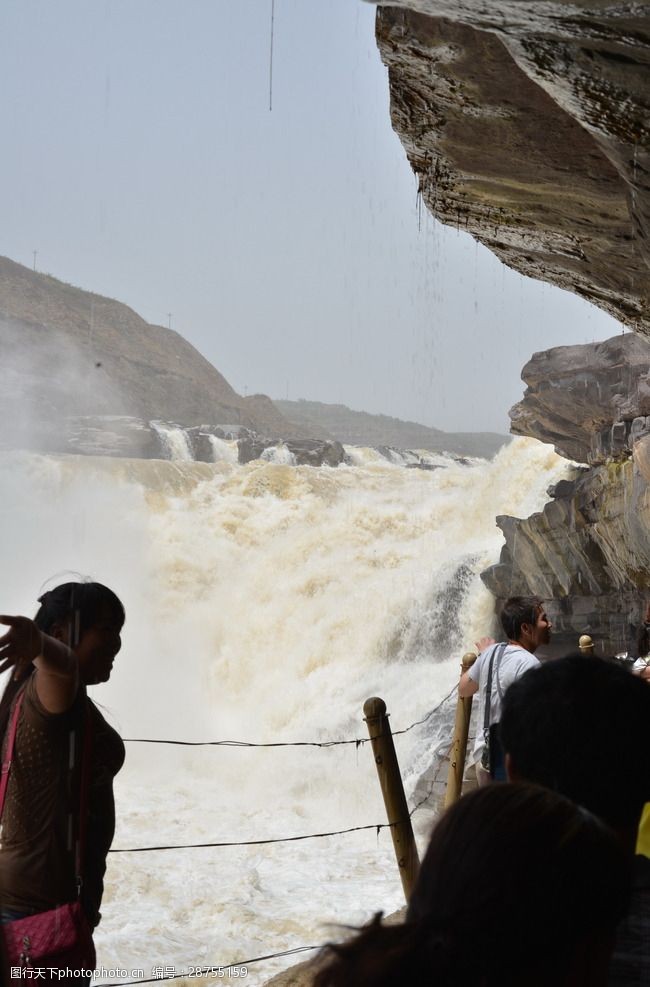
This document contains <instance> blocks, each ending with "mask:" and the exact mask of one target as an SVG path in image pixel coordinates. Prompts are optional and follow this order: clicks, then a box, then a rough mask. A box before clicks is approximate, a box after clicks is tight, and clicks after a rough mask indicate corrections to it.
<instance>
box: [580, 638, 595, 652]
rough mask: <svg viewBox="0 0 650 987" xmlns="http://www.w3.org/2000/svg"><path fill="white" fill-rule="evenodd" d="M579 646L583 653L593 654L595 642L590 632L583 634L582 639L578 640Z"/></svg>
mask: <svg viewBox="0 0 650 987" xmlns="http://www.w3.org/2000/svg"><path fill="white" fill-rule="evenodd" d="M578 647H579V648H580V652H581V654H583V655H593V653H594V642H593V641H592V640H591V638H590V637H589V635H588V634H581V635H580V640H579V641H578Z"/></svg>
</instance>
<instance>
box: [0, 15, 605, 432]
mask: <svg viewBox="0 0 650 987" xmlns="http://www.w3.org/2000/svg"><path fill="white" fill-rule="evenodd" d="M374 13H375V10H374V7H372V6H370V5H367V4H365V3H363V2H361V0H327V2H323V0H275V25H274V46H273V47H274V51H273V109H272V111H271V112H270V111H269V51H270V35H271V0H236V2H235V3H226V2H224V0H222V2H218V0H57V2H56V3H51V2H49V0H3V3H2V5H1V6H0V86H1V91H2V95H3V98H2V105H1V107H0V127H1V131H2V134H3V142H2V143H3V149H2V155H0V176H1V185H0V187H1V189H2V211H1V216H2V222H1V223H0V253H2V254H6V255H7V256H9V257H11V258H13V259H14V260H17V261H20V262H22V263H25V264H29V265H31V264H32V262H33V255H32V251H33V250H37V251H38V254H37V257H36V265H37V268H38V269H39V270H43V271H47V272H49V273H51V274H54V275H55V276H56V277H59V278H62V279H63V280H65V281H70V282H72V283H73V284H76V285H79V286H80V287H83V288H87V289H90V290H94V291H97V292H99V293H102V294H106V295H110V296H112V297H115V298H118V299H120V300H121V301H124V302H126V303H127V304H129V305H131V306H132V307H133V308H134V309H136V311H138V312H139V313H140V314H141V315H142V316H144V318H146V319H147V320H149V321H151V322H156V323H160V324H163V325H167V321H168V313H170V312H171V313H172V316H171V323H172V328H174V329H176V330H178V331H179V332H180V333H181V334H182V335H184V336H185V337H186V338H187V339H189V340H190V341H191V342H192V343H193V344H194V345H195V346H197V347H198V349H199V350H200V351H201V352H202V353H203V354H204V355H205V356H206V357H207V358H208V359H209V360H211V361H212V363H214V365H215V366H216V367H218V369H219V370H220V371H221V372H222V373H223V374H225V376H226V377H227V378H228V380H229V381H230V383H231V384H232V385H233V386H234V387H235V388H236V389H237V390H238V391H240V392H241V393H246V392H247V393H252V392H254V391H262V392H265V393H267V394H270V395H271V396H272V397H286V396H287V395H288V396H289V397H290V398H299V397H304V398H309V399H314V400H320V401H328V402H343V403H345V404H348V405H350V406H351V407H353V408H357V409H360V410H365V411H372V412H383V413H385V414H390V415H395V416H398V417H401V418H411V419H415V420H418V421H422V422H424V423H425V424H429V425H435V426H438V427H441V428H447V429H461V428H462V429H495V430H499V431H505V430H507V416H506V411H507V409H508V407H509V406H510V405H511V404H513V403H514V402H515V401H516V400H518V399H519V398H520V396H521V394H522V391H523V385H522V383H521V381H520V370H521V366H522V365H523V363H524V362H525V361H526V360H527V359H528V358H529V357H530V355H531V354H532V353H533V352H534V351H536V350H539V349H544V348H547V347H549V346H555V345H560V344H563V343H575V342H584V341H591V340H592V339H604V338H607V337H608V336H611V335H614V334H615V333H617V332H620V331H621V329H620V326H619V325H618V324H617V323H616V322H614V321H613V320H612V319H610V318H608V317H607V316H605V315H604V314H603V313H601V312H600V311H598V310H597V309H594V308H591V307H590V306H588V305H587V304H586V303H585V302H582V301H580V300H579V299H577V298H575V297H573V296H571V295H568V294H566V293H564V292H561V291H559V290H557V289H553V288H551V287H549V286H543V285H540V284H537V283H535V282H532V281H528V280H527V279H524V278H522V277H521V276H520V275H518V274H514V273H513V272H511V271H508V270H506V269H505V268H504V267H503V266H502V265H501V264H500V263H499V262H498V261H497V260H496V259H494V258H493V257H492V255H491V254H490V253H489V252H488V251H487V250H485V249H484V248H483V247H479V246H477V245H476V244H475V242H474V241H473V240H472V239H471V238H470V237H468V236H467V235H466V234H462V233H458V232H457V231H456V230H450V229H447V228H445V227H442V226H440V225H439V224H437V223H434V221H433V220H431V218H430V217H428V216H426V214H424V213H423V221H422V224H421V229H418V217H417V210H416V184H415V179H414V177H413V174H412V172H411V170H410V168H409V165H408V163H407V161H406V156H405V154H404V151H403V149H402V146H401V144H400V142H399V140H398V138H397V137H396V135H395V134H394V133H393V131H392V129H391V126H390V117H389V104H388V84H387V73H386V70H385V69H384V67H383V66H382V64H381V61H380V59H379V55H378V52H377V48H376V45H375V41H374V33H373V28H374Z"/></svg>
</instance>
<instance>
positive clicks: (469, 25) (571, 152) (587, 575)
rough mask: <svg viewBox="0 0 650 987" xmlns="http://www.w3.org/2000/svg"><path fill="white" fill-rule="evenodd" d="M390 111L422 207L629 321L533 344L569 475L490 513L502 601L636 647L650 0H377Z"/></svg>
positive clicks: (645, 397)
mask: <svg viewBox="0 0 650 987" xmlns="http://www.w3.org/2000/svg"><path fill="white" fill-rule="evenodd" d="M376 34H377V43H378V46H379V50H380V53H381V56H382V59H383V61H384V63H385V64H386V66H387V67H388V75H389V85H390V99H391V118H392V123H393V127H394V129H395V131H396V132H397V134H398V135H399V137H400V139H401V141H402V144H403V145H404V148H405V150H406V153H407V155H408V158H409V161H410V163H411V166H412V168H413V170H414V172H415V174H416V176H417V178H418V182H419V191H420V195H421V197H422V201H423V203H424V205H425V206H426V207H427V208H428V209H429V211H430V212H431V213H432V214H433V215H434V216H436V217H437V218H438V219H440V220H441V221H442V222H444V223H447V224H450V225H455V226H458V227H459V228H461V229H463V230H467V231H468V232H469V233H471V234H472V236H474V237H475V238H476V239H477V240H479V241H480V242H481V243H483V244H485V246H487V247H488V248H489V249H490V250H492V251H493V252H494V253H495V254H496V255H497V256H498V257H499V258H500V259H501V260H502V261H503V262H504V263H505V264H507V265H508V266H509V267H512V268H514V269H515V270H517V271H520V272H521V273H522V274H525V275H528V276H530V277H534V278H538V279H540V280H544V281H548V282H550V283H551V284H555V285H558V286H559V287H561V288H565V289H568V290H570V291H573V292H575V293H577V294H579V295H581V296H582V297H584V298H586V299H588V300H589V301H590V302H593V303H594V304H596V305H598V306H600V307H601V308H603V309H605V310H606V311H607V312H609V313H610V314H612V315H613V316H615V317H616V318H617V319H619V320H620V321H621V322H622V323H623V324H624V325H625V326H627V327H629V328H631V329H632V330H634V333H633V334H629V333H628V334H625V335H621V336H618V337H615V338H614V339H611V340H608V341H607V342H606V343H603V344H598V345H592V346H567V347H559V348H557V349H555V350H550V351H548V350H547V351H545V352H540V353H537V354H535V355H534V357H533V358H532V359H531V361H530V362H529V363H528V364H527V366H526V367H525V368H524V371H523V377H524V380H525V382H526V384H527V390H526V394H525V396H524V399H523V400H522V401H521V402H520V403H519V404H518V405H516V406H515V408H513V409H512V411H511V419H512V428H511V430H512V431H513V432H515V433H516V434H520V435H530V436H533V437H535V438H538V439H540V440H541V441H542V442H550V443H552V444H553V445H554V446H555V448H556V450H557V451H558V452H559V453H560V454H561V455H563V456H566V457H567V458H568V459H570V460H572V461H574V462H575V463H577V464H580V465H579V466H576V468H575V469H574V473H573V478H572V479H571V480H567V481H565V482H562V483H560V484H558V485H557V486H556V488H555V489H554V490H552V491H551V494H552V499H551V501H550V503H548V504H547V505H546V507H545V508H544V510H543V511H542V512H541V513H539V514H536V515H533V516H532V517H531V518H527V519H517V518H509V517H503V518H498V519H497V521H498V524H499V526H500V527H501V528H502V530H503V532H504V535H505V540H506V544H505V547H504V549H503V552H502V555H501V559H500V561H499V563H498V564H497V565H495V566H493V567H492V568H491V569H490V570H488V572H487V573H485V575H484V579H485V582H486V583H487V585H488V587H489V588H490V589H491V590H492V592H493V593H494V594H495V596H496V597H497V602H499V601H500V600H502V599H503V598H504V597H506V596H508V595H511V594H513V593H535V594H537V595H540V596H542V597H543V598H544V599H545V601H546V606H547V609H548V611H549V613H550V614H551V617H552V618H553V620H554V623H555V625H556V631H557V634H556V638H555V640H556V643H557V646H558V649H559V650H567V649H569V648H571V647H573V648H574V647H575V644H576V639H577V636H578V635H579V634H582V633H590V634H591V635H592V636H593V637H594V640H595V641H596V645H597V648H598V649H599V650H600V651H601V652H612V651H620V650H627V649H629V650H631V651H633V650H634V637H635V629H636V626H637V625H638V622H639V620H640V617H641V613H642V611H643V610H644V609H645V603H646V599H647V597H649V596H650V578H649V576H648V573H649V572H650V514H649V508H648V483H649V482H650V434H649V433H650V380H649V367H650V346H649V344H648V342H647V337H648V336H650V268H649V264H650V246H649V245H650V236H649V234H650V8H649V7H648V6H647V5H643V4H631V3H617V2H607V3H606V2H602V0H595V2H582V0H577V2H574V3H563V2H557V0H552V2H532V0H529V2H526V0H495V2H490V3H487V2H485V0H453V2H452V0H391V3H390V4H381V5H380V6H379V8H378V11H377V25H376Z"/></svg>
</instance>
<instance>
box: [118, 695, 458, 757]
mask: <svg viewBox="0 0 650 987" xmlns="http://www.w3.org/2000/svg"><path fill="white" fill-rule="evenodd" d="M457 689H458V684H456V685H454V687H453V688H452V689H451V690H450V691H449V692H448V693H447V695H446V696H444V697H443V698H442V699H441V700H440V702H439V703H438V704H437V706H434V707H433V709H430V710H429V712H428V713H427V714H426V715H425V716H423V717H422V719H421V720H416V721H415V722H414V723H411V724H410V726H408V727H404V729H402V730H393V731H391V732H392V736H393V737H399V736H402V735H403V734H405V733H409V731H410V730H413V729H414V728H415V727H419V726H421V725H422V724H423V723H426V722H427V720H429V719H430V718H431V717H432V716H433V715H434V713H437V712H438V710H440V709H441V708H442V707H443V706H444V705H445V703H446V702H447V701H448V700H449V699H451V697H452V696H453V695H454V693H455V692H456V690H457ZM124 743H125V744H167V745H170V746H177V747H247V748H248V747H259V748H270V747H325V748H327V747H343V746H348V745H352V744H354V746H355V747H357V748H358V747H361V746H362V745H363V744H369V743H370V738H369V737H353V738H352V739H350V740H276V741H270V742H269V743H255V742H254V741H248V740H161V739H157V738H148V737H125V738H124Z"/></svg>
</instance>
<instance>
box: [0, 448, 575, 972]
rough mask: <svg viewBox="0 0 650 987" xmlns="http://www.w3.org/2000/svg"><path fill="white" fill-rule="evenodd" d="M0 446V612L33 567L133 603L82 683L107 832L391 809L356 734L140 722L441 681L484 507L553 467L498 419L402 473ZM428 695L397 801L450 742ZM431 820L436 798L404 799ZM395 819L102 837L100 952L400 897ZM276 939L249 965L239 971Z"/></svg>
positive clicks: (478, 560)
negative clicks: (108, 740)
mask: <svg viewBox="0 0 650 987" xmlns="http://www.w3.org/2000/svg"><path fill="white" fill-rule="evenodd" d="M217 452H219V455H220V461H219V462H217V463H215V464H204V463H192V462H186V461H182V460H178V461H174V462H163V461H157V460H155V461H152V460H150V461H147V460H137V461H136V460H119V459H91V458H82V457H58V458H54V457H48V456H40V455H33V454H26V453H13V454H3V455H2V457H1V459H0V484H1V489H2V498H3V505H4V509H3V512H2V520H1V524H2V541H3V546H4V553H5V566H4V567H3V572H2V576H1V577H0V578H1V580H2V586H1V589H2V592H1V594H0V599H1V600H2V608H3V610H4V612H18V613H21V612H23V613H32V612H33V611H34V604H35V599H36V596H37V595H38V593H39V592H42V590H43V588H46V586H47V582H46V581H48V580H49V583H50V584H51V583H52V582H56V581H62V580H63V579H65V578H70V573H81V574H83V575H88V576H93V577H94V578H96V579H99V580H101V581H102V582H105V583H107V584H108V585H110V586H111V587H113V588H114V589H115V590H116V591H117V592H118V594H119V595H120V596H121V598H122V599H123V601H124V603H125V606H126V612H127V622H126V626H125V630H124V634H123V641H124V643H123V649H122V652H121V654H120V655H119V656H118V659H117V662H116V665H115V669H114V672H113V678H112V680H111V682H110V683H109V684H108V685H106V686H103V687H100V688H99V689H93V690H91V692H92V694H93V698H94V699H95V701H96V702H98V703H100V704H101V706H102V709H103V711H104V713H105V715H107V717H109V718H110V720H111V721H112V722H113V723H114V724H115V726H116V727H117V729H118V730H119V731H120V732H121V734H122V736H123V737H125V738H126V739H127V740H128V741H129V742H128V743H127V764H126V767H125V769H124V770H123V772H122V773H121V774H120V775H119V776H118V779H117V786H116V799H117V822H118V825H117V833H116V837H115V841H114V844H113V848H114V850H133V849H137V848H138V847H150V846H168V845H178V844H190V843H219V842H245V841H253V840H266V839H276V838H279V837H289V836H299V835H303V834H312V833H322V832H331V831H334V830H341V829H348V828H351V827H355V826H365V825H372V824H377V823H383V822H385V816H384V810H383V805H382V803H381V797H380V794H379V789H378V785H377V781H376V777H375V768H374V764H373V760H372V757H371V753H370V749H369V747H368V746H367V745H364V746H361V747H359V748H357V747H356V746H355V745H354V744H351V745H346V746H337V747H322V748H321V747H290V746H289V747H280V748H254V747H253V748H247V747H195V748H192V747H187V748H183V747H173V746H162V745H149V744H138V743H134V742H132V741H133V740H134V739H138V738H140V739H142V738H148V739H167V740H187V741H212V740H238V741H249V742H256V743H265V742H272V741H326V740H330V739H351V738H356V737H361V738H362V737H364V736H365V735H366V732H365V726H364V724H363V720H362V712H361V710H362V706H363V703H364V701H365V699H367V698H368V697H369V696H372V695H379V696H382V697H383V698H384V699H385V700H386V703H387V706H388V710H389V712H390V714H391V723H392V727H393V729H394V730H396V729H400V728H401V727H406V726H408V725H409V724H411V723H413V722H414V721H416V720H419V719H421V718H422V717H423V716H425V714H426V713H427V712H428V711H429V710H430V709H432V707H433V706H435V704H436V703H437V702H438V701H439V700H440V699H441V698H442V697H443V696H444V695H445V694H446V693H447V692H449V690H450V689H451V688H452V687H453V685H454V683H455V681H456V680H457V676H458V659H459V656H460V655H461V654H462V653H463V651H465V650H467V648H468V646H471V645H472V644H473V642H474V640H475V639H476V637H477V636H478V635H479V634H482V633H485V632H487V631H489V630H490V629H491V627H492V616H491V615H492V609H493V607H492V601H491V598H490V597H489V595H488V593H487V592H486V590H485V589H484V588H483V587H482V584H481V582H480V579H479V573H480V571H481V570H482V569H483V568H485V567H486V566H487V565H489V564H490V563H492V562H494V561H496V560H497V558H498V554H499V550H500V546H501V544H502V536H501V533H500V532H499V531H498V529H497V528H496V526H495V520H494V519H495V516H496V515H497V514H513V515H516V516H518V517H525V516H528V515H529V514H531V513H532V512H533V511H535V510H539V509H540V508H541V507H542V505H543V503H544V502H545V499H546V497H545V491H546V488H547V487H548V486H549V484H550V483H553V482H555V481H556V480H557V479H559V478H560V477H561V476H562V475H563V474H564V472H565V471H566V469H567V463H566V462H565V461H563V460H560V459H559V458H558V457H557V456H555V454H554V453H553V452H552V451H551V450H550V449H549V448H548V447H546V446H542V445H541V444H539V443H536V442H535V441H533V440H523V439H520V440H515V441H514V442H512V443H511V444H510V445H509V446H507V447H506V448H504V449H503V450H502V451H501V452H500V453H499V454H498V455H497V456H496V458H495V459H494V460H493V461H492V462H489V463H488V462H485V461H482V460H474V461H471V462H470V463H469V464H468V465H466V464H463V463H461V462H458V461H456V460H455V459H453V458H451V457H447V456H432V455H431V454H428V455H429V460H430V464H431V465H432V466H436V467H438V468H436V469H429V470H420V469H407V468H406V467H405V466H404V465H397V464H391V463H389V462H387V461H386V460H385V459H383V458H382V457H380V456H379V455H378V454H376V453H374V452H373V451H371V450H360V449H355V450H348V452H349V453H350V454H351V460H352V461H353V462H354V463H355V464H356V465H354V466H341V467H339V468H337V469H330V468H327V467H322V468H319V469H316V468H312V467H308V466H304V467H295V466H293V465H291V464H290V463H289V462H285V463H283V462H278V461H277V459H276V461H275V462H268V461H257V462H254V463H250V464H248V465H247V466H238V465H237V464H236V463H234V462H232V459H233V458H234V456H233V454H232V450H231V449H230V448H229V447H228V446H227V444H226V443H222V444H221V445H220V446H219V449H218V450H217V449H215V453H217ZM448 725H449V716H448V715H447V717H446V718H445V717H443V716H434V717H432V718H430V720H428V721H427V722H426V723H425V724H423V725H422V726H420V727H417V728H415V729H413V730H411V731H410V732H409V733H407V734H405V735H403V736H402V737H398V738H396V745H397V752H398V757H399V759H400V764H401V768H402V773H403V775H404V778H405V784H406V787H407V795H408V796H409V797H411V798H412V795H413V791H414V788H415V785H416V783H417V781H418V779H419V778H420V777H421V776H422V775H423V773H425V772H426V771H427V770H428V769H430V768H431V765H432V763H433V762H434V760H435V749H436V747H437V746H438V745H439V744H440V743H441V742H444V740H445V738H446V731H447V730H448ZM414 822H415V824H416V829H417V830H418V837H419V840H420V842H421V843H422V842H423V841H424V840H425V839H426V828H427V826H428V825H429V823H430V816H429V815H427V814H426V812H425V811H423V812H422V813H416V815H415V816H414ZM400 898H401V886H400V882H399V878H398V875H397V870H396V866H395V863H394V860H393V855H392V846H391V840H390V835H389V833H388V831H387V830H385V829H384V830H382V831H381V832H380V833H379V835H377V834H376V832H375V831H374V830H362V831H360V832H358V833H350V834H346V835H342V836H335V837H327V838H319V839H313V840H306V841H300V842H285V843H275V844H270V845H258V846H238V847H211V848H203V849H176V850H157V851H153V852H146V853H145V852H140V853H138V852H124V853H122V852H120V853H111V854H109V862H108V872H107V880H106V893H105V897H104V902H103V907H102V912H103V920H102V923H101V925H100V927H99V929H98V933H97V945H98V964H99V966H103V967H105V968H109V969H110V968H113V969H114V968H117V967H119V968H122V969H131V968H137V967H141V968H143V969H144V973H145V977H150V976H152V973H151V971H152V969H153V968H154V967H174V968H175V969H176V971H177V972H181V971H182V970H184V969H185V970H186V969H187V968H188V967H190V966H198V965H215V966H216V965H223V966H225V965H227V964H228V963H234V962H241V961H243V960H245V959H247V958H250V957H256V956H260V955H263V954H267V953H273V952H277V951H280V950H284V949H291V948H293V947H296V946H303V945H312V944H316V943H320V942H324V941H326V940H327V938H328V937H329V936H331V935H332V924H335V923H346V924H356V923H360V922H362V921H364V920H366V919H367V918H368V917H369V916H370V915H371V914H372V913H373V912H375V911H377V910H379V909H383V910H384V911H386V912H390V911H392V910H394V909H395V908H396V907H399V905H400ZM288 962H291V960H287V959H284V960H278V961H274V962H271V963H268V962H267V963H263V964H260V965H259V966H258V965H254V966H251V967H250V968H249V974H248V977H247V979H246V983H247V984H248V985H249V987H253V985H257V984H262V983H264V982H265V981H266V980H267V979H268V978H269V977H270V976H271V975H272V974H273V973H274V972H277V970H278V969H280V968H281V967H282V966H283V965H286V964H287V963H288Z"/></svg>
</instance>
